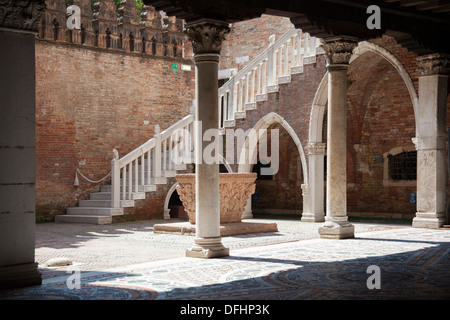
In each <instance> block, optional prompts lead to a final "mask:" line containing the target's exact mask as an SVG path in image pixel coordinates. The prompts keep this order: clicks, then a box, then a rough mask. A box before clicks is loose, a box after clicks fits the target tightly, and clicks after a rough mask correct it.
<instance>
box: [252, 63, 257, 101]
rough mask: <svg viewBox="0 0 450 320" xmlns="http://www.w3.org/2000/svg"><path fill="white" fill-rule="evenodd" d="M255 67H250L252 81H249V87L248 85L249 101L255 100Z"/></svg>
mask: <svg viewBox="0 0 450 320" xmlns="http://www.w3.org/2000/svg"><path fill="white" fill-rule="evenodd" d="M256 70H257V69H256V68H254V69H252V71H251V75H252V81H251V87H250V89H251V90H250V102H251V103H253V102H255V81H256V80H255V78H256V73H257V72H256Z"/></svg>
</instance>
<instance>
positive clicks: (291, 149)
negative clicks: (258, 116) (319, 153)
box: [251, 123, 304, 220]
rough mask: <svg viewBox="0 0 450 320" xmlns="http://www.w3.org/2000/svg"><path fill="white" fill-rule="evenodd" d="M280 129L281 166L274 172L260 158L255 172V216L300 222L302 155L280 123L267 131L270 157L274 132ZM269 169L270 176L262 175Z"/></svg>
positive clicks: (253, 166) (253, 167)
mask: <svg viewBox="0 0 450 320" xmlns="http://www.w3.org/2000/svg"><path fill="white" fill-rule="evenodd" d="M273 130H278V143H279V146H278V148H279V156H278V160H279V164H278V170H277V172H273V170H272V168H271V164H270V163H269V162H267V161H266V159H264V158H261V157H260V155H259V154H258V155H257V159H256V160H257V161H256V164H253V165H252V169H251V171H252V172H255V173H256V174H257V179H256V191H255V194H254V195H253V196H252V202H251V203H252V213H253V215H254V217H255V218H258V217H280V218H295V219H297V220H299V219H300V218H301V215H302V212H303V195H302V185H303V184H304V177H303V171H302V164H301V158H300V153H299V151H298V148H297V145H296V144H295V142H294V140H293V139H292V137H291V136H290V134H289V133H288V132H287V131H286V129H284V128H283V126H282V125H281V124H280V123H273V124H271V125H270V126H269V127H268V128H267V146H268V154H271V152H272V150H270V146H271V145H272V141H271V139H272V136H271V132H273ZM262 169H266V170H267V169H269V170H268V171H269V172H268V173H269V174H262V172H263V171H262Z"/></svg>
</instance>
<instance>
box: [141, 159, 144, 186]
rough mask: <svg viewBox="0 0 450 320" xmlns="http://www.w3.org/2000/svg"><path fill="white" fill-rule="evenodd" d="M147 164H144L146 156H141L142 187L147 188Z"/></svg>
mask: <svg viewBox="0 0 450 320" xmlns="http://www.w3.org/2000/svg"><path fill="white" fill-rule="evenodd" d="M144 165H145V162H144V154H142V156H141V185H143V186H145V167H144Z"/></svg>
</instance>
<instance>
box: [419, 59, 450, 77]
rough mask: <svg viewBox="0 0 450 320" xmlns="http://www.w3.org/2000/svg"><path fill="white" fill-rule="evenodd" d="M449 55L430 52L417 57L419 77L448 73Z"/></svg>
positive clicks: (449, 66) (449, 65)
mask: <svg viewBox="0 0 450 320" xmlns="http://www.w3.org/2000/svg"><path fill="white" fill-rule="evenodd" d="M449 68H450V55H446V54H441V53H432V54H427V55H423V56H420V57H418V58H417V72H418V74H419V77H422V76H431V75H448V72H449Z"/></svg>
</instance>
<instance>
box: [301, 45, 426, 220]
mask: <svg viewBox="0 0 450 320" xmlns="http://www.w3.org/2000/svg"><path fill="white" fill-rule="evenodd" d="M367 52H373V53H375V54H377V55H379V56H380V57H382V58H384V59H385V60H386V61H387V62H389V63H390V64H391V65H392V66H393V67H394V69H395V70H396V71H397V72H398V73H399V75H400V76H401V78H402V79H403V81H404V83H405V85H406V87H407V90H408V92H409V95H410V98H411V101H412V105H413V109H414V118H415V122H416V123H417V114H418V113H417V110H418V101H419V100H418V95H417V92H416V89H415V87H414V84H413V82H412V80H411V77H410V75H409V73H408V72H407V70H406V68H405V67H404V66H403V64H402V63H401V62H400V60H399V59H398V58H397V57H395V56H394V55H393V54H392V53H390V52H389V51H388V50H386V49H385V48H383V47H381V46H379V45H376V44H374V43H371V42H367V41H363V42H360V43H359V44H358V47H356V48H355V49H354V51H353V55H352V58H351V59H350V64H351V63H352V62H353V61H355V60H356V59H357V58H358V57H360V56H361V55H363V54H364V53H367ZM327 103H328V72H327V73H325V75H324V76H323V78H322V80H321V81H320V84H319V86H318V88H317V90H316V94H315V96H314V99H313V103H312V106H311V112H310V121H309V129H308V154H309V161H308V165H309V168H310V173H309V176H310V182H309V187H310V191H309V193H310V195H309V197H310V205H309V208H310V210H311V213H309V214H308V218H307V219H305V221H315V222H318V221H323V219H324V193H323V187H324V186H323V184H324V181H323V179H324V172H323V161H324V155H325V153H326V152H325V148H324V144H323V143H322V142H323V135H322V129H323V124H324V114H325V111H326V108H327ZM416 132H417V126H416ZM416 135H417V134H416ZM317 150H319V152H317ZM304 216H305V215H304ZM302 221H303V218H302Z"/></svg>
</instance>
